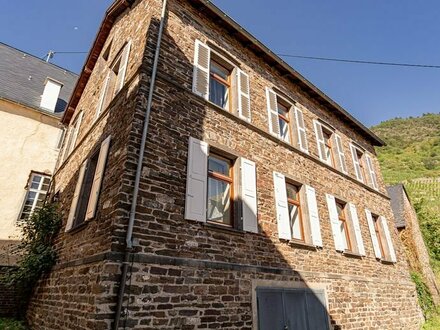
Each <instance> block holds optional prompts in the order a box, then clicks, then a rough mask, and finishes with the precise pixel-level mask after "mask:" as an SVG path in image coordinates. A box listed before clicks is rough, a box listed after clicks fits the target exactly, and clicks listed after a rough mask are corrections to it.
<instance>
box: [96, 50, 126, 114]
mask: <svg viewBox="0 0 440 330" xmlns="http://www.w3.org/2000/svg"><path fill="white" fill-rule="evenodd" d="M130 48H131V41H128V42H127V43H126V44H125V45H124V47H123V48H122V49H121V50H120V51H119V53H118V54H117V55H116V57H115V59H114V60H113V62H112V63H111V65H110V67H109V69H108V72H107V75H106V77H105V78H104V83H103V85H102V91H101V96H100V98H99V101H98V107H97V109H96V116H95V119H96V118H98V117H99V115H100V114H101V112H102V111H103V110H105V109H106V108H107V107H108V105H109V104H110V102H111V101H112V100H113V98H114V97H115V95H116V94H118V92H119V91H120V90H121V89H122V87H123V86H124V83H125V75H126V71H127V66H128V58H129V55H130ZM107 50H108V52H110V48H108V49H107ZM107 50H106V52H105V53H104V54H103V56H104V55H106V56H107V57H108V53H107Z"/></svg>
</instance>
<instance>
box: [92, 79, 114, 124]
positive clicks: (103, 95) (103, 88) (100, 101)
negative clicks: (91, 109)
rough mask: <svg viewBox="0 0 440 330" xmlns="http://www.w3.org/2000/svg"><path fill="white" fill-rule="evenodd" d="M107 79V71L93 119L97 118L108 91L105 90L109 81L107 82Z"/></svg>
mask: <svg viewBox="0 0 440 330" xmlns="http://www.w3.org/2000/svg"><path fill="white" fill-rule="evenodd" d="M109 80H110V72H108V73H107V76H106V78H105V81H104V84H103V86H102V91H101V96H100V97H99V101H98V107H97V108H96V116H95V119H97V118H98V117H99V115H100V114H101V111H102V108H103V106H104V100H105V96H106V94H107V93H108V91H107V90H108V86H109V83H108V82H109Z"/></svg>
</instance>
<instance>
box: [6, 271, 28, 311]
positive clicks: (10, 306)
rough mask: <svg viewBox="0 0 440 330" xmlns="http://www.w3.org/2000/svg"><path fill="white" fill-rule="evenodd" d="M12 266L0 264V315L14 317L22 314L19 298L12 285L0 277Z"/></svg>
mask: <svg viewBox="0 0 440 330" xmlns="http://www.w3.org/2000/svg"><path fill="white" fill-rule="evenodd" d="M13 267H14V266H0V292H1V294H0V317H15V316H18V315H20V314H23V312H24V311H23V310H22V306H21V304H20V302H21V299H20V296H19V294H18V292H17V290H16V289H15V288H14V287H11V286H9V285H7V284H6V283H5V281H4V280H3V279H2V277H3V276H5V275H6V274H7V272H8V271H9V270H10V269H11V268H13Z"/></svg>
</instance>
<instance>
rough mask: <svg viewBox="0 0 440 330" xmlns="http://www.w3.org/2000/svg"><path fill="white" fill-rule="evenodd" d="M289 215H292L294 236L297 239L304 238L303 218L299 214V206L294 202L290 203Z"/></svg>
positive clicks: (291, 221)
mask: <svg viewBox="0 0 440 330" xmlns="http://www.w3.org/2000/svg"><path fill="white" fill-rule="evenodd" d="M289 217H290V226H291V230H292V237H293V238H296V239H300V240H302V239H303V237H302V228H301V220H300V216H299V208H298V206H296V205H294V204H289Z"/></svg>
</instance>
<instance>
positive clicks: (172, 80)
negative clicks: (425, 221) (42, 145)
mask: <svg viewBox="0 0 440 330" xmlns="http://www.w3.org/2000/svg"><path fill="white" fill-rule="evenodd" d="M160 6H161V1H159V0H142V1H138V2H136V3H135V5H134V6H133V9H132V10H131V11H126V12H125V13H124V14H123V15H122V16H121V18H120V19H118V21H117V22H116V24H115V26H114V27H113V29H112V31H111V33H110V36H109V38H108V40H107V42H106V44H108V43H109V42H110V40H112V39H113V46H112V47H115V49H117V48H118V46H116V45H122V44H123V40H124V37H128V36H130V37H131V38H133V40H134V39H136V41H135V42H134V44H136V47H135V48H134V50H132V52H131V53H130V61H134V64H132V65H130V69H129V71H128V73H127V83H126V86H125V87H124V89H123V90H122V91H121V92H120V93H119V94H118V95H117V96H116V99H115V100H114V101H113V102H112V103H111V104H110V106H109V108H108V109H107V110H106V111H104V113H103V114H102V116H101V117H100V119H98V120H97V121H96V122H93V120H92V119H91V118H93V112H94V109H96V102H97V99H98V98H99V95H100V93H99V90H98V88H99V86H102V81H103V79H104V78H103V77H104V73H103V71H102V67H103V64H102V63H99V61H101V60H102V59H100V60H99V61H98V65H97V66H96V67H95V69H94V71H93V73H92V75H91V78H90V80H89V82H88V84H87V87H86V90H85V91H84V94H83V96H82V98H81V100H80V103H79V105H78V107H77V110H76V115H77V114H78V113H79V111H80V110H81V109H82V110H83V111H85V117H84V122H83V125H82V127H81V132H80V137H79V140H78V141H79V142H78V144H77V147H76V148H75V150H74V151H73V153H72V155H71V156H70V157H69V158H68V159H67V161H66V162H65V164H63V165H61V166H60V167H59V169H58V171H57V173H56V174H55V187H56V189H59V190H60V198H61V209H62V211H63V213H64V215H65V217H66V216H67V213H68V211H69V208H70V204H69V203H70V199H71V196H72V194H73V190H74V187H75V184H76V176H77V171H78V169H79V166H80V164H81V163H82V161H83V160H84V159H85V158H86V157H87V156H88V155H90V153H91V151H92V150H93V148H94V147H95V146H97V145H98V144H99V143H100V141H101V140H102V139H103V138H105V137H106V136H107V134H111V135H112V137H113V140H112V146H111V149H110V155H109V158H108V164H107V169H106V173H105V177H104V182H103V188H102V190H101V196H100V203H99V205H100V206H99V208H98V214H97V217H96V219H94V220H93V221H92V222H90V223H88V224H87V225H86V226H85V227H83V228H82V229H81V230H79V231H77V232H75V233H67V234H65V233H62V234H61V235H60V237H59V238H58V240H57V248H58V251H59V254H60V261H59V264H58V265H57V267H56V268H55V269H54V271H53V272H52V273H51V274H50V277H49V278H48V279H47V280H45V281H43V282H41V283H40V285H39V286H38V288H37V293H36V295H35V296H34V299H33V301H32V303H31V308H30V310H29V314H28V316H29V319H30V321H31V322H32V324H33V326H34V328H35V329H59V328H60V327H61V328H63V329H87V328H93V329H106V328H109V327H110V325H111V322H112V319H113V317H114V315H113V313H112V312H113V311H114V307H115V298H116V292H117V285H118V280H119V272H120V270H119V267H118V265H119V264H120V260H121V257H122V256H121V254H120V252H121V251H122V250H123V248H124V240H125V228H126V224H127V219H128V210H129V206H130V204H129V203H130V201H131V191H132V185H133V179H134V170H135V165H136V158H137V153H138V150H139V143H140V136H141V130H142V122H143V113H144V111H145V104H146V98H147V92H148V86H149V75H150V70H151V62H152V61H151V59H152V54H153V52H154V46H155V41H156V38H157V27H158V17H159V12H160ZM196 38H198V39H200V40H202V41H205V42H207V41H210V42H211V43H213V44H216V45H218V46H219V47H220V48H223V49H225V50H226V51H228V52H229V53H230V54H231V55H232V56H233V57H234V58H236V59H237V61H238V62H239V63H240V66H241V68H242V69H243V70H244V71H246V72H247V73H248V74H249V76H250V80H251V111H252V123H251V124H249V123H246V122H244V121H242V120H241V119H239V118H238V117H237V116H236V115H235V114H233V113H228V112H226V111H224V110H223V109H220V108H218V107H217V106H215V105H213V104H211V103H209V102H207V101H205V100H203V99H202V98H200V97H198V96H195V95H194V94H193V93H192V92H191V83H192V70H193V63H192V62H193V56H194V54H193V52H194V41H195V39H196ZM104 49H105V47H104ZM101 62H102V61H101ZM265 86H276V87H278V88H279V89H282V90H284V91H285V94H287V95H288V96H289V97H291V98H293V99H295V100H297V101H298V102H299V103H300V104H301V106H302V107H303V111H304V116H305V124H306V128H307V138H308V143H309V148H310V155H306V154H304V153H303V152H301V151H299V150H297V149H296V148H295V147H294V146H291V145H288V144H286V143H284V142H281V141H279V140H278V139H276V138H274V137H272V136H271V135H270V134H269V133H268V132H267V131H268V129H267V126H268V123H267V111H266V100H265V93H264V88H265ZM318 117H319V118H322V119H324V120H325V121H327V122H329V123H330V124H331V125H333V126H335V127H336V129H337V131H338V132H339V133H340V135H341V137H342V140H343V144H344V148H345V150H344V151H345V155H346V159H347V167H348V169H349V174H348V175H344V174H342V173H340V172H339V171H338V170H336V169H333V168H331V167H329V166H327V165H324V164H323V163H322V162H321V161H320V160H318V158H317V148H316V143H315V137H314V132H313V127H312V119H313V118H318ZM189 136H192V137H195V138H198V139H202V140H205V141H207V142H208V143H210V144H215V145H216V146H217V147H219V148H225V149H228V150H231V151H232V152H233V153H235V154H236V155H237V156H242V157H245V158H247V159H250V160H253V161H254V162H255V163H256V164H257V193H258V197H257V198H258V225H259V233H258V234H252V233H245V232H239V231H233V230H225V229H221V228H218V227H215V226H212V225H207V224H201V223H195V222H192V221H188V220H185V219H184V218H183V213H184V205H185V187H186V163H187V149H188V138H189ZM350 139H353V140H355V141H356V142H358V143H359V144H361V145H362V146H364V147H365V148H366V149H367V151H368V152H369V153H370V154H371V155H372V158H373V162H374V165H375V168H376V172H377V173H378V181H379V191H375V190H374V189H372V188H370V187H368V186H367V185H364V184H362V183H359V182H358V181H357V180H356V179H354V178H353V177H354V170H353V165H352V161H351V154H350V150H349V149H348V142H349V140H350ZM143 165H144V167H143V171H142V178H141V184H140V196H139V201H138V205H137V214H136V221H135V226H134V237H135V241H136V243H137V246H136V249H135V251H134V252H135V253H134V254H132V255H131V259H132V262H133V264H132V267H131V269H130V274H129V275H130V276H129V279H128V281H127V286H128V292H127V293H126V295H125V298H126V299H125V304H124V308H127V310H128V311H129V314H128V317H127V318H126V319H124V318H123V321H124V322H126V323H125V325H127V327H129V328H138V329H206V328H228V329H234V328H235V329H249V328H251V327H256V323H255V315H254V314H255V308H256V304H255V303H253V299H254V294H255V290H254V289H255V286H257V285H259V284H258V283H261V282H259V281H272V282H274V283H275V282H276V283H278V284H280V283H281V285H284V286H286V287H291V286H292V285H302V286H309V287H316V286H319V287H323V288H325V289H326V295H327V301H328V309H329V313H330V318H331V322H332V323H333V324H334V325H335V328H342V329H417V328H418V325H419V323H420V321H421V318H420V317H421V314H420V309H419V308H418V306H417V301H416V293H415V288H414V285H413V284H412V282H411V281H410V278H409V272H408V264H407V262H406V259H405V257H404V253H403V247H402V245H401V244H400V241H399V239H398V238H397V233H396V232H395V231H391V235H392V240H393V242H394V247H395V250H396V254H397V258H398V262H397V263H396V264H389V263H382V262H380V261H377V260H376V259H375V258H374V253H373V248H372V243H371V239H370V234H369V232H368V227H367V223H366V218H365V212H364V209H365V208H368V209H370V210H371V211H372V212H374V213H377V214H380V215H383V216H385V217H386V218H387V219H388V220H389V221H390V220H391V218H392V212H391V207H390V202H389V199H388V198H387V196H386V195H385V194H386V193H385V187H384V184H383V180H382V177H381V175H380V170H379V166H378V162H377V160H376V158H375V157H374V149H373V147H372V145H371V144H370V143H369V141H367V140H366V139H365V138H364V137H363V135H361V134H359V133H358V132H357V131H356V129H354V128H353V127H352V126H351V125H350V124H348V123H346V122H345V121H343V120H341V118H340V116H338V115H337V114H335V113H334V112H330V111H328V109H325V108H323V107H322V106H321V105H320V104H318V103H317V102H316V101H314V100H312V99H311V98H310V97H309V96H308V95H307V94H306V92H305V91H304V90H301V89H300V88H298V86H296V85H294V84H292V83H290V82H288V80H287V79H286V78H284V77H281V76H280V75H279V73H278V71H276V70H275V69H274V68H271V67H270V66H268V65H267V64H265V63H263V62H262V61H261V59H260V58H259V57H258V56H256V55H255V54H254V53H253V52H252V51H251V50H250V49H248V48H246V47H244V46H243V45H242V44H240V43H239V42H238V41H237V40H236V39H234V38H233V37H232V36H230V35H229V33H228V32H227V31H225V30H224V29H223V27H222V26H221V25H218V24H216V23H213V22H211V21H209V20H208V19H207V18H206V16H205V15H204V14H203V13H201V12H199V11H197V10H195V9H194V8H193V7H192V6H191V5H190V2H187V1H182V0H172V1H169V15H168V20H167V28H166V30H165V35H164V39H163V49H162V52H161V58H160V61H159V71H158V81H157V86H156V89H155V95H154V100H153V108H152V113H151V120H150V130H149V135H148V140H147V148H146V152H145V157H144V164H143ZM273 171H279V172H282V173H284V174H286V175H287V176H289V177H291V178H293V179H295V180H296V181H298V182H301V183H303V184H308V185H311V186H313V187H314V188H315V189H316V193H317V202H318V209H319V216H320V220H321V221H320V222H321V232H322V238H323V244H324V247H323V248H322V249H309V248H300V247H293V246H291V245H289V244H288V242H286V241H283V240H280V239H279V238H278V233H277V224H276V219H275V203H274V194H273V180H272V172H273ZM325 193H331V194H332V195H334V196H337V197H339V198H341V199H343V200H347V201H350V202H353V203H354V204H355V205H356V207H357V210H358V215H359V220H360V226H361V230H362V237H363V242H364V245H365V249H366V257H364V258H353V257H349V256H347V255H343V254H340V253H337V252H336V251H335V249H334V243H333V238H332V234H331V229H330V221H329V216H328V211H327V205H326V202H325ZM389 223H391V222H389ZM389 227H390V229H391V228H393V226H391V225H389ZM272 282H270V283H272ZM121 326H123V324H121Z"/></svg>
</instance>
